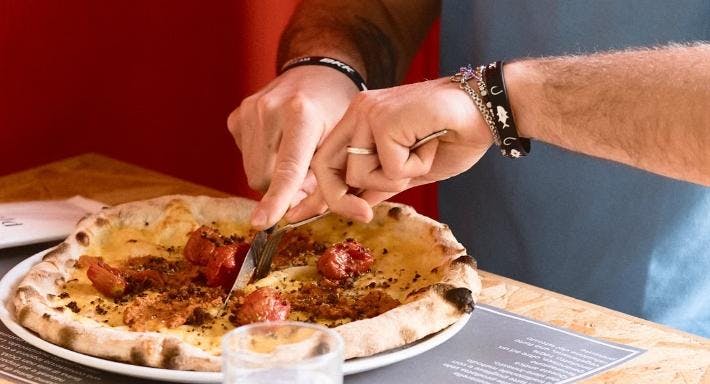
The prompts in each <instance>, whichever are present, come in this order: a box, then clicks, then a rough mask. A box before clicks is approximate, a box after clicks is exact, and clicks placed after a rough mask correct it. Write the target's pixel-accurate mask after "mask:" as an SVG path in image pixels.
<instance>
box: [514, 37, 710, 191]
mask: <svg viewBox="0 0 710 384" xmlns="http://www.w3.org/2000/svg"><path fill="white" fill-rule="evenodd" d="M505 76H506V83H507V88H508V93H509V98H510V103H511V107H512V109H513V113H514V115H515V119H516V123H517V125H518V129H519V131H520V133H521V135H522V136H526V137H530V138H533V139H537V140H541V141H544V142H547V143H550V144H554V145H557V146H560V147H563V148H566V149H569V150H572V151H575V152H581V153H585V154H588V155H591V156H596V157H601V158H605V159H609V160H614V161H618V162H621V163H625V164H628V165H631V166H634V167H638V168H642V169H645V170H648V171H651V172H655V173H658V174H662V175H665V176H669V177H672V178H676V179H682V180H686V181H691V182H695V183H700V184H704V185H710V149H709V148H710V112H709V111H710V85H709V84H710V45H695V46H674V47H667V48H661V49H652V50H636V51H625V52H619V53H609V54H595V55H590V56H578V57H561V58H550V59H539V60H535V59H532V60H520V61H517V62H512V63H510V64H507V65H506V67H505Z"/></svg>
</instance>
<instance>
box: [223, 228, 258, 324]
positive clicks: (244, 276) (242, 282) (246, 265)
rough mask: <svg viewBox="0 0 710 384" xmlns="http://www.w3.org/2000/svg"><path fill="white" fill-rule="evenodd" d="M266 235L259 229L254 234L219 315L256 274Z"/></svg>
mask: <svg viewBox="0 0 710 384" xmlns="http://www.w3.org/2000/svg"><path fill="white" fill-rule="evenodd" d="M266 237H267V234H266V232H265V231H259V232H258V233H257V234H256V236H254V240H252V242H251V245H250V246H249V250H248V251H247V254H246V256H244V261H242V266H241V268H239V273H238V274H237V278H236V279H235V280H234V284H232V288H231V289H230V290H229V293H228V294H227V298H226V299H224V303H222V307H221V308H220V310H219V313H218V314H217V317H219V316H221V315H222V312H224V310H225V308H227V304H229V299H230V298H232V294H233V293H234V292H235V291H237V290H239V289H243V288H244V287H246V286H247V284H249V282H250V281H251V278H252V276H254V271H255V270H256V265H257V261H258V257H259V255H260V254H261V250H262V248H264V243H266Z"/></svg>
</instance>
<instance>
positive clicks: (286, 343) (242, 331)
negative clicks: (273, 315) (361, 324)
mask: <svg viewBox="0 0 710 384" xmlns="http://www.w3.org/2000/svg"><path fill="white" fill-rule="evenodd" d="M222 372H223V374H224V383H227V384H267V383H268V384H281V383H284V384H285V383H289V384H292V383H293V384H321V383H322V384H342V382H343V339H342V337H340V335H339V334H338V333H337V332H336V331H334V330H332V329H329V328H326V327H324V326H321V325H317V324H311V323H301V322H297V321H274V322H265V323H254V324H249V325H244V326H241V327H239V328H237V329H235V330H233V331H231V332H229V333H227V334H226V335H225V336H224V338H223V339H222Z"/></svg>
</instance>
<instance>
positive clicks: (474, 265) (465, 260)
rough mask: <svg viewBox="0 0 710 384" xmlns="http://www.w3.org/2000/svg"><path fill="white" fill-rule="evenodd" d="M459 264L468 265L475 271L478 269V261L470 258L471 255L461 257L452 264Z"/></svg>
mask: <svg viewBox="0 0 710 384" xmlns="http://www.w3.org/2000/svg"><path fill="white" fill-rule="evenodd" d="M457 263H463V264H466V265H468V266H469V267H471V268H474V269H476V268H478V262H476V259H474V258H473V256H469V255H463V256H460V257H458V258H456V259H455V260H454V261H453V262H452V264H457Z"/></svg>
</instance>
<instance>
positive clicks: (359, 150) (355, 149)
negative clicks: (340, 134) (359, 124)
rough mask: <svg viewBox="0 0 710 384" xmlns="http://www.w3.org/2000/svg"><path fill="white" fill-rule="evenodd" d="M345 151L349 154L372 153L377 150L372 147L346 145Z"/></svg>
mask: <svg viewBox="0 0 710 384" xmlns="http://www.w3.org/2000/svg"><path fill="white" fill-rule="evenodd" d="M345 151H346V152H348V153H349V154H351V155H374V154H376V153H377V150H376V149H374V148H360V147H351V146H348V147H346V148H345Z"/></svg>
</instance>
